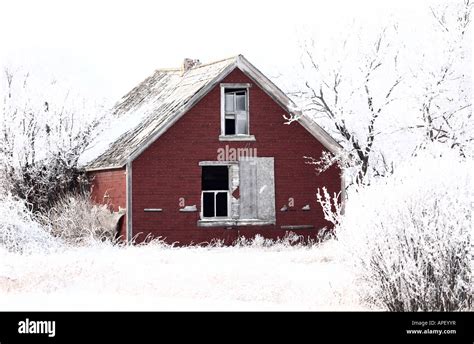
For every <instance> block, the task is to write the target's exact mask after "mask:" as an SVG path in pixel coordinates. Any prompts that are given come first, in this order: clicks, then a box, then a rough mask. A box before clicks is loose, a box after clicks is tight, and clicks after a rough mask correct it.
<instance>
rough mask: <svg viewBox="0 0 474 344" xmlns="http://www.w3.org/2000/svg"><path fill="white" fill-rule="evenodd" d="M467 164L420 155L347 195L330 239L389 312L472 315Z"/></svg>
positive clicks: (472, 167)
mask: <svg viewBox="0 0 474 344" xmlns="http://www.w3.org/2000/svg"><path fill="white" fill-rule="evenodd" d="M473 173H474V163H473V162H472V161H468V160H462V159H461V158H459V156H458V155H456V154H453V153H452V152H449V151H442V152H439V151H438V152H437V153H436V154H435V153H428V152H426V151H425V152H422V153H421V154H420V155H418V156H417V157H415V158H411V160H409V161H407V163H406V165H405V166H403V167H402V166H401V167H400V168H399V169H397V170H396V171H395V174H394V175H393V176H391V177H388V178H385V179H379V180H377V181H375V182H374V183H372V185H370V186H366V187H362V188H361V189H359V190H358V191H354V190H353V191H352V192H351V193H350V194H349V201H348V202H347V204H346V213H345V216H344V217H343V219H342V221H341V225H340V226H339V229H338V238H339V240H340V241H341V242H342V243H343V245H344V246H345V249H346V252H347V253H349V254H350V257H351V259H350V260H351V261H353V262H354V264H355V269H356V271H357V272H358V274H359V275H360V277H361V278H362V279H363V280H365V282H366V283H365V285H366V286H367V288H366V289H365V290H364V291H363V294H364V295H365V296H366V297H367V298H368V301H369V302H372V303H375V304H377V305H380V306H382V307H385V308H386V309H388V310H390V311H459V310H469V309H472V290H471V288H472V287H471V272H472V270H471V268H472V267H471V263H472V262H471V259H472V257H471V245H472V242H471V240H472V231H473V217H472V210H473V200H474V185H472V180H473Z"/></svg>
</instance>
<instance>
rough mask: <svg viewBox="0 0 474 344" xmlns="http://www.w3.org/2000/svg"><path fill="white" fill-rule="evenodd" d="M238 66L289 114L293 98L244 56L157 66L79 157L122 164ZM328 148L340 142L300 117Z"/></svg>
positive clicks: (89, 163)
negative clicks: (189, 65)
mask: <svg viewBox="0 0 474 344" xmlns="http://www.w3.org/2000/svg"><path fill="white" fill-rule="evenodd" d="M235 68H239V69H240V70H241V71H242V72H244V73H245V74H246V75H247V76H249V77H250V78H251V79H252V80H253V81H255V83H256V84H258V85H259V86H260V87H261V88H262V89H263V90H264V91H265V92H267V94H269V95H270V96H271V97H272V98H273V99H274V100H275V101H277V102H278V103H279V104H280V105H281V106H282V107H283V108H284V109H286V110H287V111H288V112H289V113H295V112H296V110H295V108H296V107H295V105H294V103H293V102H292V101H291V100H290V99H289V98H288V97H287V96H286V95H285V94H284V93H283V92H282V91H281V90H280V89H279V88H278V87H277V86H276V85H275V84H273V83H272V82H271V81H270V80H269V79H268V78H266V77H265V76H264V75H263V74H262V73H261V72H260V71H259V70H258V69H257V68H255V67H254V66H253V65H252V64H250V63H249V62H248V61H247V60H246V59H245V58H244V57H243V56H242V55H238V56H235V57H231V58H228V59H225V60H220V61H216V62H213V63H208V64H201V65H197V66H194V67H192V68H191V69H189V70H187V71H183V69H181V68H179V69H158V70H156V71H155V73H154V74H153V75H152V76H150V77H149V78H147V79H145V80H144V81H143V82H142V83H141V84H139V85H138V86H137V87H135V88H134V89H133V90H132V91H130V92H129V93H128V94H126V95H125V96H124V97H123V98H122V99H121V100H120V101H119V102H118V103H117V105H116V106H115V107H114V108H113V109H112V112H113V120H112V121H110V123H108V124H107V125H105V126H103V128H102V130H101V133H100V134H99V135H98V136H97V137H96V139H95V140H93V141H92V142H91V144H89V146H88V147H87V148H86V150H85V151H84V153H83V154H82V155H81V156H80V158H79V161H78V164H79V166H80V167H83V168H85V169H86V170H88V171H91V170H101V169H112V168H121V167H123V166H124V165H125V164H126V163H127V162H129V161H133V160H134V159H135V158H136V157H137V156H138V155H140V154H141V152H143V150H144V149H146V148H147V147H148V146H149V145H150V144H151V143H153V142H154V141H155V140H156V139H157V138H158V137H159V136H161V135H162V134H163V133H164V132H165V131H166V130H167V129H168V128H169V127H171V126H172V125H173V124H174V123H175V122H176V121H177V120H178V119H179V118H181V116H182V115H184V114H185V113H186V112H187V111H188V110H189V109H191V108H192V107H193V106H194V105H195V104H196V103H197V102H198V101H199V100H200V99H202V97H204V96H205V95H206V94H207V93H208V92H209V91H210V90H211V89H212V88H213V87H214V86H215V85H216V84H217V83H219V82H220V81H221V80H222V79H223V78H225V77H226V76H227V75H228V74H229V73H230V72H231V71H233V70H234V69H235ZM299 122H300V123H301V124H302V125H303V126H304V127H305V128H306V129H307V130H308V131H310V132H311V133H312V134H313V135H314V136H315V137H316V138H317V139H318V140H319V141H320V142H321V143H322V144H323V145H324V146H325V147H326V148H328V149H329V150H330V151H333V152H334V151H335V150H339V149H340V146H339V145H338V144H337V143H336V142H335V141H334V139H332V138H331V137H330V136H329V135H328V134H327V133H326V132H325V131H324V130H323V129H322V128H321V127H319V126H318V125H317V124H316V123H311V122H309V121H308V120H307V119H303V118H302V119H301V120H300V121H299Z"/></svg>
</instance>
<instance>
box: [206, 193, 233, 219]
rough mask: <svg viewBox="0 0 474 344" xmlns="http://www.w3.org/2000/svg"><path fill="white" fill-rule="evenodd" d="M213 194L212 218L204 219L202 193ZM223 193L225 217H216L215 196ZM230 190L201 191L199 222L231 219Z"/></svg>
mask: <svg viewBox="0 0 474 344" xmlns="http://www.w3.org/2000/svg"><path fill="white" fill-rule="evenodd" d="M205 192H208V193H211V192H212V193H214V216H212V217H204V206H203V200H204V193H205ZM223 192H225V193H226V195H227V216H216V213H217V202H216V194H218V193H223ZM229 196H230V190H201V220H219V221H222V220H227V219H231V216H230V210H231V209H230V197H229Z"/></svg>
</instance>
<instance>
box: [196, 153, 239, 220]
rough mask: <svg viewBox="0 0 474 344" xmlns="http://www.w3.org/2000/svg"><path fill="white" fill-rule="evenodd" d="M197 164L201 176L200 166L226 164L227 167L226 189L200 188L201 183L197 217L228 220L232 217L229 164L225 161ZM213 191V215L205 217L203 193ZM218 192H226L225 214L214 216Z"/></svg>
mask: <svg viewBox="0 0 474 344" xmlns="http://www.w3.org/2000/svg"><path fill="white" fill-rule="evenodd" d="M199 166H200V167H201V177H202V171H203V169H202V167H205V166H209V167H212V166H226V167H227V190H202V185H201V209H200V212H199V218H200V220H201V221H225V220H229V219H231V218H232V212H231V198H230V191H231V183H232V181H231V178H230V164H229V163H226V162H225V161H222V162H217V163H216V162H214V161H212V162H208V163H206V162H200V163H199ZM205 192H208V193H211V192H212V193H214V216H212V217H205V216H204V193H205ZM220 192H225V193H226V194H227V216H216V213H217V208H216V207H217V202H216V197H217V193H220Z"/></svg>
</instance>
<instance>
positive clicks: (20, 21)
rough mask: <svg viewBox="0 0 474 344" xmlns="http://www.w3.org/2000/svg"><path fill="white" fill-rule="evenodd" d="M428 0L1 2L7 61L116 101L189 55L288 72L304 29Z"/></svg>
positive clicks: (419, 10)
mask: <svg viewBox="0 0 474 344" xmlns="http://www.w3.org/2000/svg"><path fill="white" fill-rule="evenodd" d="M426 2H427V0H424V1H420V0H416V1H415V0H410V1H406V0H403V1H402V0H397V1H390V2H389V1H380V0H378V1H377V0H358V1H350V0H322V1H321V0H310V1H303V0H291V1H288V0H286V1H256V0H239V1H232V2H228V3H225V2H223V1H215V0H214V1H209V0H201V1H176V0H175V1H168V2H164V1H145V0H132V1H117V0H116V1H98V0H95V1H90V0H81V1H64V0H63V1H53V0H42V1H22V0H0V64H7V65H10V66H14V67H19V66H23V67H24V68H26V69H28V70H30V71H32V72H33V73H36V74H40V75H42V76H44V77H48V78H49V77H50V76H51V75H54V76H56V77H57V78H58V79H60V80H67V81H69V82H71V83H72V84H73V85H76V86H78V87H80V88H82V89H83V90H84V91H86V92H91V93H93V94H95V95H97V96H99V97H108V98H111V99H112V100H114V101H115V100H118V98H119V97H120V96H121V95H123V94H124V93H126V92H127V91H128V90H130V89H131V88H132V87H134V86H135V85H136V84H137V83H138V82H139V81H141V80H142V79H143V78H145V77H147V76H148V75H150V74H151V73H152V72H153V70H154V69H156V68H164V67H178V66H179V65H180V63H181V61H182V60H183V58H184V57H191V58H199V59H200V60H201V61H202V62H204V63H205V62H209V61H213V60H217V59H221V58H225V57H228V56H232V55H236V54H239V53H242V54H244V55H245V56H246V57H247V58H248V59H249V60H250V61H251V62H252V63H253V64H255V65H256V66H257V67H258V68H261V69H262V70H263V71H264V72H265V71H267V72H268V71H275V70H278V71H279V72H282V73H285V72H284V71H289V70H291V66H293V65H295V64H298V63H299V51H298V39H299V37H300V36H301V35H305V34H307V32H313V33H315V35H316V36H325V37H330V36H331V35H333V34H335V33H337V32H340V31H341V30H342V29H343V28H344V27H346V26H347V24H348V23H351V22H352V21H353V20H354V18H356V20H357V21H358V22H360V23H363V25H365V26H367V27H369V28H370V27H371V26H373V27H374V28H376V27H379V26H380V25H383V24H384V23H385V22H387V21H388V19H389V18H390V16H391V14H395V16H396V17H397V18H403V19H404V20H405V19H406V20H408V21H412V22H416V20H418V19H417V18H418V17H419V16H423V15H424V13H425V12H426V8H427V7H426ZM270 76H271V75H270Z"/></svg>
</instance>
